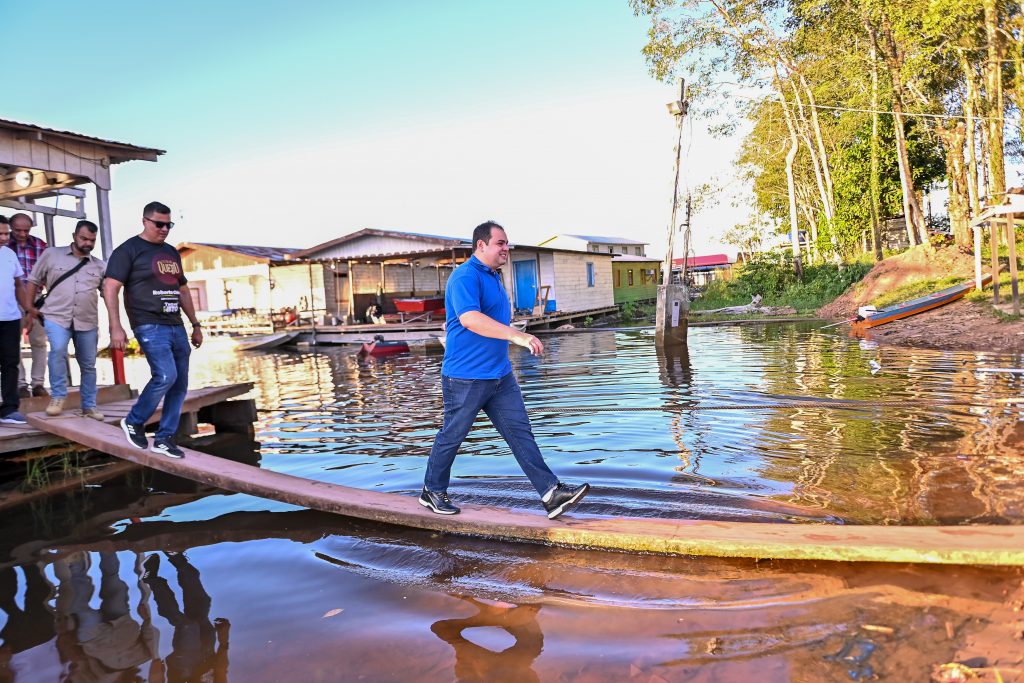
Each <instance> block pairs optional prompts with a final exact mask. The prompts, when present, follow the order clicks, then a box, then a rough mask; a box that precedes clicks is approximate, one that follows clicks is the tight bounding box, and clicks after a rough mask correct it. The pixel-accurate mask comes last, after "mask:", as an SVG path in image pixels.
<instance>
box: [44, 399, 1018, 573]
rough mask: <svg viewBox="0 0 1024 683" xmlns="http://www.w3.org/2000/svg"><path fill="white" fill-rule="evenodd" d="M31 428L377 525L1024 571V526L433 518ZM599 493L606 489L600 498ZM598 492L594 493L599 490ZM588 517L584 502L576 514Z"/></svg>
mask: <svg viewBox="0 0 1024 683" xmlns="http://www.w3.org/2000/svg"><path fill="white" fill-rule="evenodd" d="M28 420H29V423H30V424H31V425H32V426H34V427H36V428H38V429H40V430H45V431H49V432H51V433H53V434H55V435H57V436H59V437H60V438H63V439H66V440H70V441H76V442H78V443H82V444H84V445H86V446H89V447H90V448H93V449H96V450H98V451H102V452H104V453H109V454H111V455H115V456H117V457H120V458H123V459H125V460H128V461H130V462H134V463H138V464H140V465H144V466H146V467H152V468H154V469H158V470H161V471H163V472H168V473H171V474H175V475H178V476H181V477H185V478H187V479H192V480H193V481H198V482H201V483H204V484H209V485H212V486H217V487H219V488H223V489H227V490H230V491H237V492H240V493H248V494H251V495H254V496H260V497H262V498H269V499H271V500H277V501H281V502H284V503H290V504H293V505H298V506H301V507H307V508H312V509H315V510H321V511H324V512H332V513H336V514H340V515H345V516H348V517H355V518H358V519H365V520H369V521H373V522H381V523H385V524H393V525H398V526H404V527H412V528H416V529H426V530H431V531H443V532H450V533H455V534H463V535H471V536H481V537H486V538H493V539H501V540H508V541H526V542H533V543H545V544H553V545H560V546H567V547H576V548H602V549H609V550H620V551H629V552H650V553H663V554H671V555H702V556H714V557H750V558H778V559H795V560H834V561H864V562H921V563H942V564H988V565H1024V526H954V527H948V526H931V527H925V526H913V527H910V526H907V527H901V526H839V525H835V526H833V525H828V526H826V525H809V524H761V523H751V522H710V521H707V522H705V521H691V520H667V519H639V518H624V517H616V518H586V517H574V516H571V515H567V516H566V517H563V518H561V519H559V520H555V521H551V520H548V519H547V517H546V516H544V515H543V514H542V513H541V512H540V510H539V504H538V511H537V512H533V511H524V510H509V509H503V508H494V507H484V506H476V505H465V506H463V509H462V513H461V514H459V515H454V516H442V515H435V514H433V513H431V512H430V511H428V510H427V509H426V508H424V507H422V506H421V505H420V504H419V502H418V501H417V500H416V498H415V497H414V496H407V495H398V494H393V493H382V492H378V491H367V490H363V489H356V488H351V487H347V486H340V485H337V484H330V483H326V482H320V481H313V480H310V479H304V478H301V477H295V476H292V475H288V474H282V473H279V472H273V471H270V470H265V469H260V468H258V467H253V466H250V465H244V464H241V463H237V462H233V461H230V460H225V459H223V458H218V457H216V456H212V455H207V454H204V453H200V452H198V451H194V450H190V449H185V457H184V458H183V459H180V460H175V459H171V458H167V457H166V456H162V455H158V454H156V453H152V452H150V451H148V450H140V449H136V448H134V447H132V446H131V445H129V444H128V443H127V441H126V440H125V438H124V435H123V434H122V432H121V430H120V429H119V428H118V427H116V426H114V425H99V424H97V423H96V422H95V421H93V420H89V419H88V418H84V417H65V418H49V419H47V417H46V416H45V415H43V414H39V413H33V414H30V415H29V416H28ZM597 494H598V495H600V492H597ZM592 495H593V494H592ZM578 510H579V511H580V512H582V513H585V512H586V502H585V501H584V503H583V504H582V505H581V506H580V508H579V509H578Z"/></svg>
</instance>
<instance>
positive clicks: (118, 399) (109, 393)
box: [0, 382, 252, 453]
mask: <svg viewBox="0 0 1024 683" xmlns="http://www.w3.org/2000/svg"><path fill="white" fill-rule="evenodd" d="M251 390H252V382H240V383H237V384H226V385H222V386H216V387H204V388H202V389H193V390H191V391H189V392H188V395H187V396H186V397H185V405H184V407H183V408H182V413H193V412H196V411H198V410H199V409H200V408H204V407H206V406H210V405H213V404H215V403H220V402H221V401H226V400H227V399H229V398H233V397H235V396H241V395H242V394H246V393H248V392H250V391H251ZM69 397H71V398H74V399H75V400H74V401H69V402H68V403H67V404H65V408H64V414H63V415H59V416H57V417H55V418H52V419H54V420H62V419H69V418H70V417H72V415H73V414H74V410H75V409H76V408H77V407H78V403H77V392H75V393H73V394H69ZM98 398H99V401H100V403H99V409H100V412H102V413H103V416H104V421H105V422H108V423H113V424H116V423H117V422H118V421H120V420H121V418H123V417H124V416H125V415H127V414H128V411H129V410H131V409H132V405H134V404H135V398H133V397H132V395H131V387H129V386H128V385H126V384H120V385H115V386H108V387H101V388H100V391H99V394H98ZM49 401H50V399H48V398H46V397H40V398H35V399H24V400H23V401H22V403H21V408H22V412H24V413H26V414H27V415H32V414H33V412H32V411H42V410H43V409H44V408H45V407H46V404H47V403H49ZM35 414H37V415H42V416H43V417H44V418H45V417H46V415H45V413H42V412H37V413H35ZM160 414H161V407H158V408H157V410H156V412H155V413H153V417H152V418H150V423H151V424H155V423H156V422H158V421H159V420H160ZM92 423H93V424H96V422H95V420H93V421H92ZM67 441H68V439H66V438H63V437H61V436H59V435H57V434H56V433H55V432H53V431H52V430H44V429H39V428H38V427H35V426H34V425H33V424H32V422H31V421H30V422H29V424H27V425H13V424H2V423H0V453H12V452H17V451H24V450H28V449H32V448H44V447H46V446H54V445H58V444H62V443H67ZM101 450H102V449H101ZM104 452H106V451H104Z"/></svg>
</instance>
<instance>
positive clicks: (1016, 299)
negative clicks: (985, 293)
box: [1006, 213, 1020, 315]
mask: <svg viewBox="0 0 1024 683" xmlns="http://www.w3.org/2000/svg"><path fill="white" fill-rule="evenodd" d="M1006 248H1007V252H1008V253H1009V255H1010V291H1011V292H1012V294H1013V314H1014V315H1020V290H1019V289H1018V286H1017V230H1016V227H1015V225H1014V216H1013V214H1012V213H1011V214H1007V216H1006Z"/></svg>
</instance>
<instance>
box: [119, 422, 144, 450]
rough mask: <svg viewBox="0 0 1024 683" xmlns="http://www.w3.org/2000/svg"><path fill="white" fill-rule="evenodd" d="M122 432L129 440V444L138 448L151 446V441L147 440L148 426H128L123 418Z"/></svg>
mask: <svg viewBox="0 0 1024 683" xmlns="http://www.w3.org/2000/svg"><path fill="white" fill-rule="evenodd" d="M121 431H123V432H124V435H125V436H126V437H127V438H128V443H130V444H131V445H133V446H135V447H136V448H146V447H147V446H149V439H147V438H146V425H133V424H128V423H127V422H126V421H125V419H124V418H121Z"/></svg>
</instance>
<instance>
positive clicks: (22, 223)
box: [11, 213, 35, 244]
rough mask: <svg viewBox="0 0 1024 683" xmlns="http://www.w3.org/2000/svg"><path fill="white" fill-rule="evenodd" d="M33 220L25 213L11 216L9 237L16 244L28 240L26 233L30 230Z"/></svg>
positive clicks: (33, 223)
mask: <svg viewBox="0 0 1024 683" xmlns="http://www.w3.org/2000/svg"><path fill="white" fill-rule="evenodd" d="M34 225H35V222H34V221H33V220H32V217H31V216H29V215H28V214H27V213H16V214H14V215H13V216H11V237H12V238H13V239H14V241H15V242H17V243H18V244H25V243H26V242H28V233H29V232H30V231H31V230H32V226H34Z"/></svg>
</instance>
